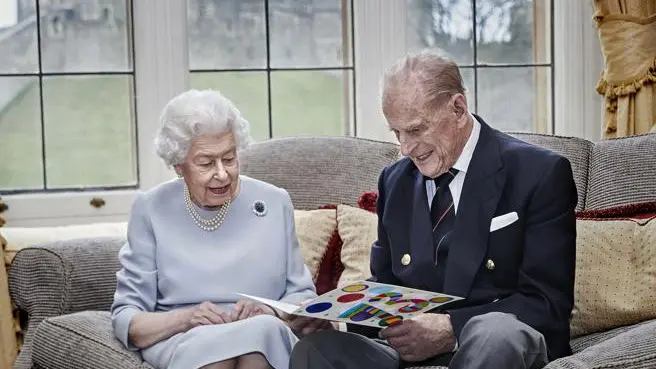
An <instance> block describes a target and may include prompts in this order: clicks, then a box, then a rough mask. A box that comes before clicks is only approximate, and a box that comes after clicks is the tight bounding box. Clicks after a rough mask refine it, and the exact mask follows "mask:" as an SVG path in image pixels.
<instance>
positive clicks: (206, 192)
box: [175, 132, 239, 208]
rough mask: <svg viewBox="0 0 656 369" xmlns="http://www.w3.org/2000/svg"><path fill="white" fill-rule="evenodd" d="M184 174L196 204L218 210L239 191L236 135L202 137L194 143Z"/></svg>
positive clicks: (183, 166) (178, 167)
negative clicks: (218, 207) (217, 208)
mask: <svg viewBox="0 0 656 369" xmlns="http://www.w3.org/2000/svg"><path fill="white" fill-rule="evenodd" d="M175 171H176V172H177V173H178V174H182V176H183V178H184V181H185V183H186V184H187V187H188V188H189V194H190V195H191V199H192V201H194V202H195V203H196V204H197V205H199V206H202V207H210V208H211V207H217V206H220V205H223V204H224V203H225V202H227V201H228V200H229V199H231V198H233V197H235V196H237V193H238V192H239V162H238V159H237V145H236V144H235V137H234V135H233V134H232V132H224V133H217V134H212V135H206V136H201V137H198V138H195V139H194V140H193V141H191V147H190V148H189V152H188V153H187V157H186V158H185V161H184V163H183V164H179V165H176V166H175Z"/></svg>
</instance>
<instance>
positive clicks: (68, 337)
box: [32, 311, 152, 369]
mask: <svg viewBox="0 0 656 369" xmlns="http://www.w3.org/2000/svg"><path fill="white" fill-rule="evenodd" d="M63 342H65V343H66V344H65V345H62V343H63ZM80 353H93V355H80ZM32 359H33V360H34V364H36V365H38V366H39V367H42V368H89V369H91V368H93V369H96V368H98V369H100V368H102V369H152V367H151V366H150V365H148V364H147V363H146V362H144V361H143V360H142V358H141V355H140V354H138V353H136V352H133V351H128V350H125V348H123V345H122V344H121V343H120V342H119V341H118V340H117V339H116V338H115V337H114V333H113V331H112V323H111V319H110V315H109V312H105V311H85V312H80V313H74V314H71V315H68V316H59V317H55V318H50V319H46V320H44V321H43V323H41V325H40V326H39V328H38V334H37V335H36V337H35V339H34V355H33V357H32Z"/></svg>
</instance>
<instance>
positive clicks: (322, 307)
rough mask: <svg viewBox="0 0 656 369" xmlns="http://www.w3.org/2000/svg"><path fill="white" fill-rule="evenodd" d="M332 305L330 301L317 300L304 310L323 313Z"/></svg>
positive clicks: (311, 312)
mask: <svg viewBox="0 0 656 369" xmlns="http://www.w3.org/2000/svg"><path fill="white" fill-rule="evenodd" d="M332 306H333V304H331V303H330V302H319V303H316V304H312V305H310V306H308V307H306V308H305V311H307V312H308V313H310V314H316V313H323V312H324V311H326V310H328V309H330V308H331V307H332Z"/></svg>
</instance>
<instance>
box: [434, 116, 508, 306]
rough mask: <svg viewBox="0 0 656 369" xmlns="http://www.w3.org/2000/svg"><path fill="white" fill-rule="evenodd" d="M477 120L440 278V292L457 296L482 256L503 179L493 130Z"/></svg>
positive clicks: (464, 294)
mask: <svg viewBox="0 0 656 369" xmlns="http://www.w3.org/2000/svg"><path fill="white" fill-rule="evenodd" d="M477 118H478V117H477ZM478 120H479V122H480V123H481V133H480V136H479V140H478V143H477V145H476V148H475V149H474V154H473V155H472V160H471V162H470V163H469V168H468V169H467V176H466V177H465V182H464V185H463V188H462V192H461V196H460V202H459V205H458V211H457V216H456V224H455V229H454V231H453V232H454V233H453V239H452V241H451V247H450V248H449V257H448V261H447V263H446V271H445V277H444V293H447V294H451V295H456V296H460V297H467V296H468V295H469V292H470V289H471V286H472V283H473V281H474V278H475V276H476V273H478V270H479V269H480V266H481V264H482V262H483V258H484V257H485V254H486V251H487V243H488V236H489V233H490V222H491V220H492V217H493V215H494V211H495V210H496V207H497V203H498V202H499V198H500V197H501V193H502V190H503V186H504V183H505V179H506V176H505V172H504V170H503V163H502V161H501V156H500V153H499V143H498V141H497V138H496V137H495V136H494V131H493V130H492V128H490V127H489V126H488V125H487V124H485V123H484V122H483V121H482V119H480V118H478Z"/></svg>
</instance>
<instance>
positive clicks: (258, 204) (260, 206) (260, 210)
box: [252, 200, 267, 217]
mask: <svg viewBox="0 0 656 369" xmlns="http://www.w3.org/2000/svg"><path fill="white" fill-rule="evenodd" d="M252 209H253V213H255V215H257V216H258V217H263V216H265V215H266V213H267V208H266V205H265V204H264V201H260V200H257V201H255V203H254V204H253V207H252Z"/></svg>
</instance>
